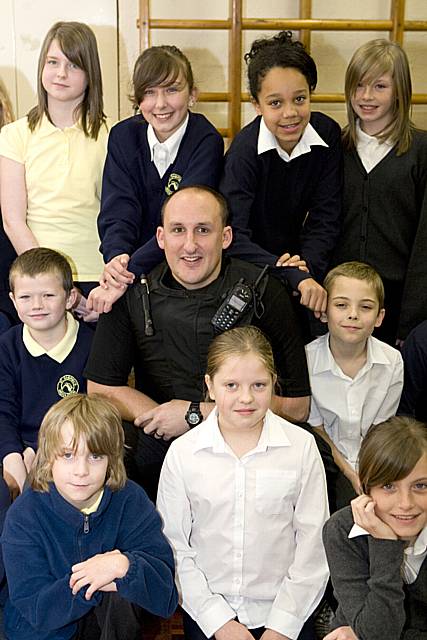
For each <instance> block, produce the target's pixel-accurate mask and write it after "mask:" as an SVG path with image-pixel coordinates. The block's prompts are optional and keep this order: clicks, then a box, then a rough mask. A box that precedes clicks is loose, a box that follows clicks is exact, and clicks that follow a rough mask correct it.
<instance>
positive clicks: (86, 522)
mask: <svg viewBox="0 0 427 640" xmlns="http://www.w3.org/2000/svg"><path fill="white" fill-rule="evenodd" d="M83 533H89V516H88V515H86V516H85V517H84V521H83Z"/></svg>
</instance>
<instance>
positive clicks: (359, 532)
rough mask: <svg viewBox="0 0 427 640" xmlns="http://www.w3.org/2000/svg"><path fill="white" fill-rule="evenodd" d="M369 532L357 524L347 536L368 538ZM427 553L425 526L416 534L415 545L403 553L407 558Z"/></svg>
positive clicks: (426, 529)
mask: <svg viewBox="0 0 427 640" xmlns="http://www.w3.org/2000/svg"><path fill="white" fill-rule="evenodd" d="M369 535H370V534H369V532H368V531H366V530H365V529H364V528H363V527H360V526H359V525H358V524H354V525H353V526H352V527H351V529H350V533H349V534H348V537H349V538H357V537H359V536H369ZM426 551H427V526H425V527H424V529H423V530H422V531H421V533H419V534H418V537H417V539H416V540H415V544H414V545H413V546H412V547H406V549H405V551H404V553H405V555H407V556H419V555H421V554H423V553H425V552H426Z"/></svg>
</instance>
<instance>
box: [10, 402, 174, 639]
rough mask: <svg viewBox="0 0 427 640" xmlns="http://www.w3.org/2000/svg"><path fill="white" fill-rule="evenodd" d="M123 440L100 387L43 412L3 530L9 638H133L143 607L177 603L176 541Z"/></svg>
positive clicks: (158, 609)
mask: <svg viewBox="0 0 427 640" xmlns="http://www.w3.org/2000/svg"><path fill="white" fill-rule="evenodd" d="M123 448H124V434H123V429H122V424H121V419H120V415H119V412H118V411H117V409H115V407H113V406H112V405H111V404H110V403H109V402H107V401H106V400H105V399H104V398H101V397H99V396H90V397H89V396H86V395H83V394H74V395H72V396H68V397H67V398H63V399H62V400H60V401H59V402H57V403H56V404H55V405H54V406H53V407H51V408H50V409H49V411H48V412H47V414H46V416H45V417H44V418H43V422H42V425H41V427H40V437H39V448H38V451H37V454H36V458H35V461H34V464H33V468H32V469H31V474H30V476H29V485H30V486H29V488H28V489H26V491H25V492H24V493H23V495H22V496H20V497H19V498H18V500H16V501H15V502H14V503H13V505H12V506H11V507H10V509H9V511H8V514H7V516H6V523H5V526H4V531H3V536H2V552H3V558H4V564H5V567H6V575H7V581H8V587H9V599H8V601H7V603H6V608H5V630H6V635H7V637H8V638H9V639H10V640H28V639H29V638H31V639H32V640H47V639H48V638H49V639H50V640H71V639H72V638H73V639H75V638H85V639H89V638H90V639H91V640H92V639H95V638H102V639H103V640H136V639H137V638H141V637H142V636H141V609H140V608H141V607H143V608H144V609H146V610H147V611H149V612H150V613H152V614H155V615H159V616H163V617H167V616H170V615H172V613H173V612H174V611H175V608H176V606H177V602H178V597H177V592H176V587H175V582H174V560H173V554H172V550H171V548H170V546H169V544H168V543H167V541H166V539H165V537H164V536H163V534H162V531H161V521H160V516H159V514H158V513H157V512H156V510H155V508H154V505H153V504H152V503H151V502H150V500H149V499H148V497H147V495H146V493H145V492H144V490H143V489H142V488H141V487H139V486H138V485H136V484H135V483H133V482H131V481H128V480H127V479H126V472H125V468H124V464H123Z"/></svg>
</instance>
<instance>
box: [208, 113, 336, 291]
mask: <svg viewBox="0 0 427 640" xmlns="http://www.w3.org/2000/svg"><path fill="white" fill-rule="evenodd" d="M260 122H261V117H260V116H259V117H257V118H255V120H253V121H252V122H251V123H250V124H248V125H247V126H246V127H244V129H242V131H240V133H239V134H237V136H236V137H235V139H234V140H233V142H232V144H231V147H230V149H229V150H228V151H227V153H226V155H225V165H224V174H223V176H222V179H221V183H220V191H221V193H222V194H223V195H224V196H225V197H226V198H227V201H228V204H229V207H230V211H231V224H232V226H233V230H234V241H233V244H232V246H231V250H229V253H230V254H231V255H235V256H237V257H239V258H241V259H242V260H247V261H248V262H255V263H257V264H270V265H274V264H275V263H276V260H277V258H278V257H279V256H281V255H282V254H283V253H285V251H289V253H291V254H295V253H298V254H300V255H302V257H303V258H304V259H305V260H306V261H307V263H308V266H309V268H310V272H311V274H312V276H313V277H314V278H316V279H318V280H319V281H322V280H323V278H324V276H325V273H326V271H327V269H328V265H329V259H330V256H331V252H332V250H333V248H334V246H335V243H336V240H337V238H338V234H339V232H340V218H341V187H342V152H341V131H340V128H339V126H338V124H337V123H336V122H335V121H334V120H332V119H331V118H329V117H328V116H325V115H324V114H322V113H312V114H311V118H310V123H311V125H312V126H313V127H314V129H315V130H316V131H317V133H318V134H319V135H320V136H321V138H322V139H323V140H324V141H325V142H326V143H327V144H328V147H323V146H313V147H312V148H311V152H310V153H307V154H303V155H301V156H299V157H298V158H295V159H294V160H291V161H290V162H284V161H283V160H282V159H281V158H280V157H279V155H278V153H277V151H276V150H275V149H273V150H270V151H266V152H265V153H262V154H260V155H258V150H257V144H258V133H259V126H260ZM291 273H292V274H293V275H294V276H295V277H294V278H292V280H293V281H295V279H296V280H301V279H304V278H305V277H307V276H306V275H305V274H304V273H303V272H301V271H296V270H293V271H292V272H291ZM284 275H287V276H288V279H289V281H290V282H291V275H289V270H288V269H287V270H286V274H284ZM292 284H294V282H292Z"/></svg>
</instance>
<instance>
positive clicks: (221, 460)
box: [157, 411, 328, 638]
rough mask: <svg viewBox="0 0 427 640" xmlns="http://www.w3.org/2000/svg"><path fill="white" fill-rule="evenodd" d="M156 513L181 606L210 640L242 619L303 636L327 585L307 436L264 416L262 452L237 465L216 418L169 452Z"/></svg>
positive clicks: (319, 474) (315, 466) (319, 480)
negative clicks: (171, 550) (174, 569)
mask: <svg viewBox="0 0 427 640" xmlns="http://www.w3.org/2000/svg"><path fill="white" fill-rule="evenodd" d="M157 506H158V509H159V511H160V513H161V515H162V516H163V519H164V523H165V529H164V531H165V534H166V536H167V537H168V538H169V540H170V542H171V545H172V547H173V548H174V551H175V558H176V563H177V583H178V588H179V590H180V593H181V597H182V606H183V608H184V609H185V610H186V611H187V612H188V613H189V615H190V616H191V617H192V618H193V619H194V620H195V621H196V622H197V624H198V625H199V627H200V628H201V629H202V631H203V633H204V634H205V635H206V636H208V637H210V636H212V635H213V634H214V633H215V631H217V630H218V629H219V628H220V627H221V626H222V625H223V624H225V623H226V622H228V621H229V620H232V619H233V618H235V617H236V616H237V617H238V619H239V622H241V623H242V624H244V625H245V626H247V627H248V628H256V627H262V626H265V627H268V628H271V629H274V630H276V631H278V632H279V633H282V634H284V635H287V636H289V637H291V638H296V637H297V636H298V634H299V632H300V630H301V628H302V626H303V624H304V622H305V620H307V618H308V617H309V616H310V614H311V613H312V612H313V610H314V609H315V607H316V606H317V604H318V603H319V601H320V599H321V597H322V594H323V591H324V589H325V586H326V582H327V578H328V568H327V562H326V557H325V553H324V549H323V544H322V539H321V531H322V526H323V524H324V522H325V520H326V519H327V517H328V506H327V493H326V481H325V474H324V469H323V464H322V461H321V458H320V455H319V453H318V450H317V447H316V444H315V442H314V439H313V438H312V437H311V436H310V434H309V433H307V432H306V431H304V430H303V429H301V428H300V427H297V426H295V425H292V424H290V423H289V422H287V421H286V420H283V419H282V418H279V417H278V416H276V415H274V414H273V413H271V411H268V412H267V415H266V418H265V421H264V427H263V430H262V433H261V436H260V439H259V442H258V444H257V446H256V447H255V448H254V449H252V450H251V451H249V452H248V453H246V454H245V455H244V456H242V457H241V458H238V457H237V456H236V455H235V454H234V453H233V451H232V450H231V448H230V447H229V446H228V445H227V443H226V442H225V441H224V438H223V437H222V435H221V432H220V430H219V428H218V422H217V416H216V411H213V412H212V413H211V414H210V415H209V417H208V419H207V420H206V421H205V422H203V423H202V424H201V425H199V426H198V427H196V428H194V429H192V430H191V431H189V432H188V433H186V434H184V435H183V436H181V437H180V438H178V439H177V440H175V442H173V443H172V445H171V447H170V449H169V451H168V453H167V455H166V459H165V462H164V465H163V469H162V473H161V477H160V484H159V491H158V502H157Z"/></svg>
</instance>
